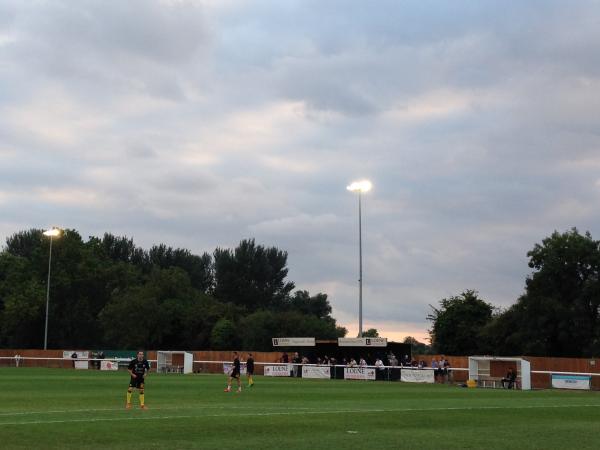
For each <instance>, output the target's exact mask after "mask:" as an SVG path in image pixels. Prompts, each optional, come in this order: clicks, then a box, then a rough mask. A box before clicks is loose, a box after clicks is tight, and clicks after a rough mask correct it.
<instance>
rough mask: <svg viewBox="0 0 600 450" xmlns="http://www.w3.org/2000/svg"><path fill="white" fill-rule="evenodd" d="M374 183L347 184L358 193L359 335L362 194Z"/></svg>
mask: <svg viewBox="0 0 600 450" xmlns="http://www.w3.org/2000/svg"><path fill="white" fill-rule="evenodd" d="M372 187H373V185H372V184H371V182H370V181H368V180H361V181H355V182H353V183H352V184H351V185H350V186H347V187H346V189H348V190H349V191H351V192H357V193H358V337H362V334H363V320H362V282H363V275H362V194H363V193H364V192H369V191H370V190H371V188H372Z"/></svg>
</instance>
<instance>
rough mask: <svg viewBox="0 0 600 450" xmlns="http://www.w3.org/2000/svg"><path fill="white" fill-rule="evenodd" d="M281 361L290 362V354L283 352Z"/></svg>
mask: <svg viewBox="0 0 600 450" xmlns="http://www.w3.org/2000/svg"><path fill="white" fill-rule="evenodd" d="M279 362H282V363H284V364H287V363H288V362H290V360H289V357H288V354H287V353H286V352H283V353H282V354H281V358H280V360H279Z"/></svg>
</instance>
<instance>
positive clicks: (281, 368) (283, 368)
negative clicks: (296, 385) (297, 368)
mask: <svg viewBox="0 0 600 450" xmlns="http://www.w3.org/2000/svg"><path fill="white" fill-rule="evenodd" d="M264 370H265V372H264V373H265V376H266V377H289V376H290V372H291V371H292V366H291V364H279V365H276V366H265V369H264Z"/></svg>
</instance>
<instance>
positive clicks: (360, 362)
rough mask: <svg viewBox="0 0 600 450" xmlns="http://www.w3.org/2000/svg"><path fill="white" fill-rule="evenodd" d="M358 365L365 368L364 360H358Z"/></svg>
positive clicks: (365, 362)
mask: <svg viewBox="0 0 600 450" xmlns="http://www.w3.org/2000/svg"><path fill="white" fill-rule="evenodd" d="M358 365H359V366H360V367H367V361H366V360H365V358H360V361H359V362H358Z"/></svg>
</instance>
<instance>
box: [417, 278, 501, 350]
mask: <svg viewBox="0 0 600 450" xmlns="http://www.w3.org/2000/svg"><path fill="white" fill-rule="evenodd" d="M431 308H432V309H433V313H432V314H430V315H429V316H427V320H430V321H432V322H433V326H432V328H431V330H430V331H429V334H430V335H431V342H432V344H433V348H434V351H436V352H438V353H446V354H450V355H473V354H477V353H478V352H479V349H480V346H479V337H478V335H479V332H480V331H481V329H482V328H483V327H484V326H485V325H486V324H487V323H488V322H489V321H490V320H491V319H492V312H493V310H494V308H493V306H492V305H490V304H489V303H486V302H485V301H483V300H481V299H480V298H479V297H478V294H477V292H476V291H472V290H467V291H465V292H463V293H462V294H460V295H458V296H454V297H450V298H448V299H442V300H441V301H440V308H439V309H438V308H434V307H433V306H431Z"/></svg>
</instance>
